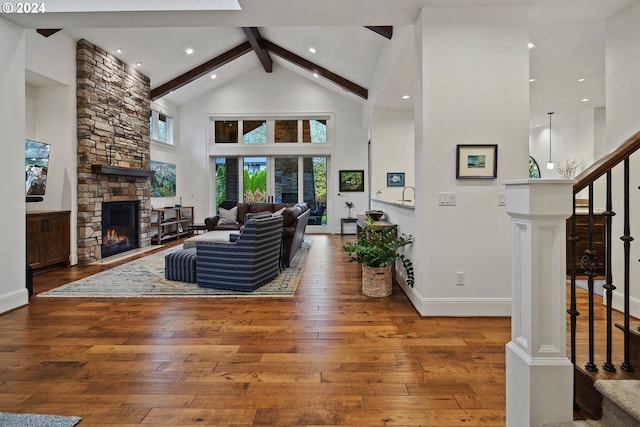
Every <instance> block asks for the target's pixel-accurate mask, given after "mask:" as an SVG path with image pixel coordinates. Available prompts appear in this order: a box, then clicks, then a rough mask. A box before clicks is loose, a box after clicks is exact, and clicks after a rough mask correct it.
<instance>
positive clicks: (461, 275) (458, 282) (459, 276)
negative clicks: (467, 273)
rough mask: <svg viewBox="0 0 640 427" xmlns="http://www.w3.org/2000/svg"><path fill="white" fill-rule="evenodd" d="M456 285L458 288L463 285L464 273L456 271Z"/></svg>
mask: <svg viewBox="0 0 640 427" xmlns="http://www.w3.org/2000/svg"><path fill="white" fill-rule="evenodd" d="M456 285H458V286H462V285H464V273H463V272H461V271H458V272H457V273H456Z"/></svg>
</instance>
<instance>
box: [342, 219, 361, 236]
mask: <svg viewBox="0 0 640 427" xmlns="http://www.w3.org/2000/svg"><path fill="white" fill-rule="evenodd" d="M357 222H358V219H357V218H340V235H341V236H344V235H345V232H344V225H345V224H357ZM356 230H357V228H356ZM348 234H358V232H357V231H356V232H355V233H348Z"/></svg>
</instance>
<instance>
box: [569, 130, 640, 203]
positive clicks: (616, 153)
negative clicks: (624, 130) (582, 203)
mask: <svg viewBox="0 0 640 427" xmlns="http://www.w3.org/2000/svg"><path fill="white" fill-rule="evenodd" d="M638 149H640V131H638V132H636V133H635V134H634V135H633V136H631V138H629V139H627V140H626V141H625V142H623V143H622V144H621V145H619V146H618V147H616V148H615V149H614V150H613V151H611V152H610V153H609V154H607V155H605V156H603V157H602V158H601V159H600V160H598V161H597V162H595V163H594V164H592V165H591V166H590V167H588V168H587V169H585V170H583V171H582V172H580V174H578V176H576V180H577V182H576V183H575V184H573V194H577V193H579V192H580V191H582V190H583V189H585V188H586V187H587V186H588V185H589V184H591V183H592V182H594V181H595V180H596V179H598V178H600V177H601V176H603V175H604V174H605V173H607V172H608V171H609V170H611V169H612V168H613V167H614V166H616V165H617V164H619V163H621V162H622V161H624V159H626V158H628V157H629V156H630V155H631V154H633V153H634V152H635V151H637V150H638Z"/></svg>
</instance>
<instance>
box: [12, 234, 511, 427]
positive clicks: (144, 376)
mask: <svg viewBox="0 0 640 427" xmlns="http://www.w3.org/2000/svg"><path fill="white" fill-rule="evenodd" d="M310 238H312V239H313V241H314V243H313V246H312V249H311V252H310V254H309V258H308V260H307V263H306V265H305V268H304V272H303V275H302V278H301V280H300V285H299V287H298V290H297V292H296V295H295V296H294V297H289V298H255V299H254V298H237V299H233V298H228V299H220V298H210V299H205V298H202V299H200V298H166V299H155V298H153V299H144V298H136V299H119V298H118V299H116V298H114V299H80V298H78V299H71V298H38V297H34V298H32V299H31V304H30V305H29V306H27V307H23V308H20V309H17V310H14V311H12V312H9V313H6V314H4V315H1V316H0V411H8V412H21V413H24V412H35V413H53V414H59V415H78V416H81V417H82V418H83V420H82V422H81V423H80V426H138V425H142V424H144V425H155V426H196V425H197V426H202V425H209V426H248V425H262V426H270V425H271V426H276V425H277V426H285V425H287V426H313V425H316V426H319V425H323V426H330V425H343V426H359V427H363V426H381V425H385V426H391V425H393V426H417V425H421V426H463V425H464V426H484V427H486V426H503V425H504V423H505V344H506V343H507V342H508V341H509V339H510V319H509V318H421V317H420V316H419V315H418V314H417V312H416V311H415V309H414V308H413V306H412V305H411V303H410V302H409V300H408V299H407V297H406V296H405V294H404V293H403V292H402V291H401V290H400V289H399V288H397V287H395V288H394V293H393V295H392V296H390V297H388V298H379V299H376V298H369V297H366V296H363V295H362V294H361V292H360V267H359V265H358V264H352V263H348V262H346V256H345V255H344V254H343V253H341V252H340V251H339V248H340V247H341V246H342V244H343V242H344V241H346V240H347V239H348V238H349V237H348V236H344V237H341V236H325V235H313V236H310ZM112 266H113V265H109V266H104V265H96V266H86V267H70V268H65V269H58V270H54V271H51V272H47V273H43V274H38V275H36V276H35V278H34V287H35V291H36V292H41V291H44V290H47V289H51V288H54V287H57V286H59V285H61V284H63V283H66V282H68V281H71V280H74V279H77V278H80V277H83V276H86V275H88V274H93V273H95V272H97V271H99V270H104V269H107V268H110V267H112Z"/></svg>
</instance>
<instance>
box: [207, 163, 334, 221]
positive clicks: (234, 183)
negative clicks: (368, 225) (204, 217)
mask: <svg viewBox="0 0 640 427" xmlns="http://www.w3.org/2000/svg"><path fill="white" fill-rule="evenodd" d="M215 165H216V174H215V188H216V206H218V205H220V203H222V202H223V201H225V200H231V201H243V202H266V201H269V202H271V201H272V202H275V203H297V202H306V203H307V205H309V209H310V210H311V214H310V216H309V225H312V226H326V224H327V157H302V156H300V157H296V156H282V157H217V158H216V159H215ZM240 177H242V179H240ZM240 195H242V197H240Z"/></svg>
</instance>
